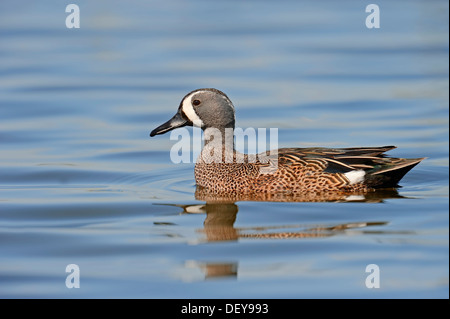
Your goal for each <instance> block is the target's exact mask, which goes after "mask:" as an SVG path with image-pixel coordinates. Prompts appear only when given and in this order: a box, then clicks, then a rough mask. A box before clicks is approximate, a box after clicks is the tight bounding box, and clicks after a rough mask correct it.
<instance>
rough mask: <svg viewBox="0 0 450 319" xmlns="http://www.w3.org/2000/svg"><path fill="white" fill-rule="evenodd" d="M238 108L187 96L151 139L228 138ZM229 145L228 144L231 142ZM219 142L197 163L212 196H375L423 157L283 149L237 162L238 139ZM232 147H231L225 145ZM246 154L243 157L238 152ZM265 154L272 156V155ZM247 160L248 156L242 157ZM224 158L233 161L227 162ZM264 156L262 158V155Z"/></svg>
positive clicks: (202, 93) (215, 96)
mask: <svg viewBox="0 0 450 319" xmlns="http://www.w3.org/2000/svg"><path fill="white" fill-rule="evenodd" d="M234 123H235V119H234V106H233V104H232V103H231V100H230V99H229V98H228V97H227V96H226V95H225V94H224V93H223V92H221V91H219V90H216V89H199V90H195V91H192V92H190V93H188V94H187V95H186V96H185V97H184V98H183V100H182V101H181V104H180V106H179V108H178V112H177V114H176V115H175V116H174V117H173V118H172V119H171V120H169V121H168V122H166V123H164V124H163V125H161V126H159V127H158V128H156V129H155V130H153V131H152V132H151V134H150V136H154V135H157V134H163V133H165V132H168V131H170V130H172V129H174V128H177V127H182V126H185V125H196V126H200V127H201V128H202V129H203V130H204V131H205V136H206V135H208V134H207V133H208V132H209V133H210V132H211V131H213V129H216V130H218V131H220V132H221V133H222V134H223V135H222V136H225V134H226V130H227V129H231V130H232V129H234ZM230 141H231V143H230ZM227 143H228V144H227ZM215 144H217V143H216V142H215V141H214V139H212V140H211V141H209V140H208V141H207V143H206V145H205V146H208V148H207V147H204V149H203V150H202V153H201V155H200V157H199V159H198V160H197V163H196V165H195V179H196V183H197V186H198V187H199V188H201V189H203V192H207V193H209V194H274V193H283V194H288V195H294V196H295V195H298V194H305V193H323V192H345V193H355V194H357V193H361V192H370V191H373V190H375V189H379V188H394V187H397V186H398V185H397V183H398V182H399V181H400V179H401V178H402V177H403V176H404V175H405V174H406V173H407V172H408V171H409V170H410V169H411V168H413V167H414V166H415V165H417V164H418V163H419V162H420V161H422V160H423V158H416V159H404V158H388V157H385V155H384V153H385V152H386V151H389V150H391V149H393V148H395V147H394V146H384V147H359V148H340V149H331V148H282V149H279V150H278V155H277V156H276V158H271V160H270V161H269V162H267V163H262V162H259V161H256V162H255V161H248V160H244V161H243V162H242V161H237V160H236V158H237V157H236V155H237V154H238V153H237V152H236V151H235V150H234V144H233V139H231V140H230V139H228V140H227V139H226V138H223V139H221V140H219V142H218V144H217V145H215ZM225 144H227V145H225ZM220 148H221V149H222V152H221V153H219V154H222V158H221V159H220V160H219V161H217V160H215V161H208V160H205V158H208V156H209V155H210V154H209V153H210V152H211V149H220ZM239 155H242V154H239ZM266 155H269V153H268V152H267V153H266ZM243 157H244V159H248V157H247V155H244V156H243ZM225 158H228V159H230V158H233V159H234V160H233V161H229V160H228V161H227V160H225ZM258 158H261V157H258Z"/></svg>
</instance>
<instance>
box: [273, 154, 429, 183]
mask: <svg viewBox="0 0 450 319" xmlns="http://www.w3.org/2000/svg"><path fill="white" fill-rule="evenodd" d="M394 148H396V147H395V146H382V147H353V148H282V149H279V150H278V164H279V165H282V166H292V165H294V166H295V165H309V166H310V167H311V170H316V171H318V172H319V171H322V172H324V173H332V174H336V173H340V174H345V173H348V172H351V171H360V170H362V171H364V172H365V174H364V183H365V184H366V185H368V186H370V187H374V188H386V187H397V186H398V185H397V184H398V182H399V181H400V180H401V179H402V178H403V176H404V175H405V174H406V173H407V172H408V171H409V170H411V169H412V168H413V167H414V166H416V165H417V164H418V163H420V162H421V161H422V160H424V159H425V158H409V159H408V158H391V157H386V156H385V155H384V153H385V152H387V151H389V150H392V149H394Z"/></svg>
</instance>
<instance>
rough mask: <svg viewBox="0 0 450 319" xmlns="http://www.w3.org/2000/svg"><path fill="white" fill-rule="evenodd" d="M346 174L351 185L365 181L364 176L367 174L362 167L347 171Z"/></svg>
mask: <svg viewBox="0 0 450 319" xmlns="http://www.w3.org/2000/svg"><path fill="white" fill-rule="evenodd" d="M344 175H345V177H347V179H348V180H349V181H350V185H353V184H356V183H360V182H362V181H364V176H365V175H366V172H364V171H363V170H362V169H359V170H354V171H350V172H347V173H345V174H344Z"/></svg>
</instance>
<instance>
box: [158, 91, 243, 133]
mask: <svg viewBox="0 0 450 319" xmlns="http://www.w3.org/2000/svg"><path fill="white" fill-rule="evenodd" d="M234 122H235V119H234V106H233V103H231V100H230V99H229V98H228V96H226V94H225V93H223V92H222V91H219V90H216V89H198V90H194V91H192V92H189V93H188V94H187V95H186V96H185V97H184V98H183V100H181V103H180V106H179V107H178V111H177V113H176V114H175V115H174V116H173V117H172V118H171V119H170V120H168V121H167V122H166V123H164V124H162V125H160V126H158V127H157V128H155V129H154V130H153V131H152V132H151V133H150V136H155V135H158V134H164V133H166V132H169V131H171V130H173V129H176V128H178V127H183V126H186V125H188V126H196V127H200V128H202V129H203V130H205V129H207V128H210V127H214V128H217V129H220V130H222V129H225V128H233V129H234Z"/></svg>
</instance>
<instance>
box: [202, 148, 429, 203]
mask: <svg viewBox="0 0 450 319" xmlns="http://www.w3.org/2000/svg"><path fill="white" fill-rule="evenodd" d="M393 148H395V147H394V146H384V147H364V148H362V147H359V148H338V149H331V148H283V149H279V150H278V154H277V156H276V158H275V160H274V159H273V158H272V159H270V160H269V161H268V162H261V161H256V162H253V163H249V162H244V163H236V162H232V163H205V162H201V161H200V162H197V164H196V166H195V178H196V182H197V185H198V186H201V187H205V188H207V189H208V190H209V191H212V192H216V193H225V192H236V193H253V192H257V193H275V192H283V193H293V194H295V193H305V192H328V191H346V192H360V191H370V190H373V189H377V188H392V187H397V186H398V182H399V181H400V179H401V178H402V177H403V176H404V175H405V174H406V173H407V172H408V171H409V170H410V169H412V168H413V167H414V166H415V165H417V164H418V163H419V162H420V161H421V160H423V158H418V159H403V158H389V157H385V156H384V152H386V151H389V150H391V149H393ZM265 155H266V157H265V158H268V155H269V152H267V153H266V154H265ZM245 159H247V157H245Z"/></svg>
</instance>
